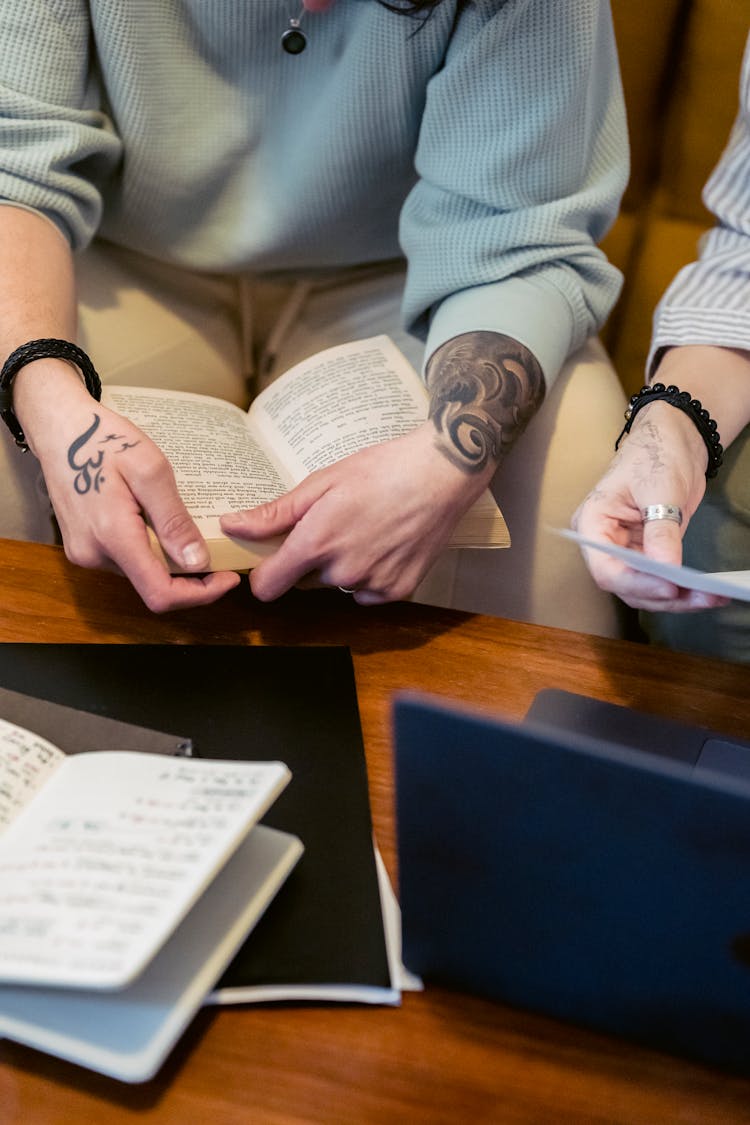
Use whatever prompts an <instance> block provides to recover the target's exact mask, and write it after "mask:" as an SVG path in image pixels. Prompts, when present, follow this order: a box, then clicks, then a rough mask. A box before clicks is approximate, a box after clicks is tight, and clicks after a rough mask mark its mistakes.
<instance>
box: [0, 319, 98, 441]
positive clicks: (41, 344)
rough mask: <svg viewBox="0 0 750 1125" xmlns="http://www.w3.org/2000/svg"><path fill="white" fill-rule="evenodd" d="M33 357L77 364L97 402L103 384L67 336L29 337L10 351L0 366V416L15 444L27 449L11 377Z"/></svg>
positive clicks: (86, 359)
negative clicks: (15, 408) (57, 337)
mask: <svg viewBox="0 0 750 1125" xmlns="http://www.w3.org/2000/svg"><path fill="white" fill-rule="evenodd" d="M35 359H65V360H68V362H70V363H75V364H76V366H77V367H79V368H80V371H81V374H82V375H83V381H84V383H85V384H86V390H87V391H88V392H89V394H90V395H91V396H92V398H95V399H96V401H97V402H98V401H99V399H100V398H101V397H102V384H101V380H100V379H99V376H98V375H97V373H96V369H95V367H94V365H93V363H92V362H91V360H90V359H89V357H88V356H87V355H86V353H85V351H84V350H83V348H79V347H78V345H77V344H71V343H70V341H69V340H54V339H48V340H29V342H28V343H27V344H21V346H20V348H16V349H15V351H13V352H11V353H10V355H9V356H8V358H7V359H6V361H5V363H4V364H3V366H2V370H0V418H2V420H3V422H5V425H6V426H7V427H8V429H9V430H10V432H11V433H12V434H13V438H14V440H15V443H16V445H17V446H18V447H19V449H22V450H23V451H24V452H26V451H27V450H28V448H29V446H28V443H27V441H26V435H25V434H24V432H23V430H22V429H21V423H20V422H19V421H18V419H17V418H16V415H15V412H14V410H13V380H14V379H15V377H16V375H17V374H18V372H19V371H20V370H21V368H22V367H25V366H26V364H27V363H32V362H33V361H34V360H35Z"/></svg>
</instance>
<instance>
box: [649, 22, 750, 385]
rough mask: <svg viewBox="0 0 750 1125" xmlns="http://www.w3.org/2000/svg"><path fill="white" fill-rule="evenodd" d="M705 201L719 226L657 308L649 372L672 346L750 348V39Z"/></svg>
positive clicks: (702, 244) (672, 284)
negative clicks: (731, 119)
mask: <svg viewBox="0 0 750 1125" xmlns="http://www.w3.org/2000/svg"><path fill="white" fill-rule="evenodd" d="M703 201H704V203H705V204H706V206H707V207H708V209H709V210H710V211H711V212H712V213H713V214H714V215H715V216H716V219H717V222H716V225H715V226H714V227H713V228H712V229H711V230H710V231H709V232H708V233H707V234H706V235H705V236H704V237H703V239H702V240H701V245H700V248H699V256H698V259H697V261H695V262H692V263H691V264H690V265H688V266H685V268H684V269H682V270H680V272H679V273H678V274H677V276H676V277H675V279H674V280H673V282H672V283H671V285H670V286H669V288H668V289H667V291H666V293H665V294H664V296H663V297H662V299H661V301H660V303H659V305H658V306H657V309H656V312H655V314H654V326H653V334H652V339H651V350H650V353H649V357H648V364H647V370H648V371H649V372H651V371H653V368H654V366H655V364H656V363H657V362H658V359H659V357H660V355H661V353H662V351H663V350H664V348H666V347H670V346H673V345H679V344H713V345H718V346H720V347H730V348H746V349H750V36H749V37H748V42H747V44H746V46H745V56H744V59H743V63H742V72H741V77H740V107H739V113H738V115H737V119H736V121H735V123H734V127H733V129H732V133H731V135H730V138H729V142H728V144H727V147H726V149H725V150H724V152H723V154H722V157H721V159H720V161H719V163H718V164H717V166H716V168H715V169H714V171H713V173H712V175H711V176H710V178H709V180H708V182H707V184H706V187H705V189H704V192H703Z"/></svg>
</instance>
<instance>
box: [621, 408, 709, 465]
mask: <svg viewBox="0 0 750 1125" xmlns="http://www.w3.org/2000/svg"><path fill="white" fill-rule="evenodd" d="M654 428H656V429H658V432H659V435H660V436H661V437H662V439H664V438H665V437H667V439H668V441H669V443H670V446H672V445H674V446H677V447H678V448H682V449H683V451H684V453H685V455H686V456H689V457H690V459H691V461H692V462H693V463H694V464H695V465H696V466H697V467H698V468H700V470H701V472H702V473H705V471H706V467H707V465H708V451H707V449H706V445H705V442H704V441H703V438H702V437H701V435H700V433H699V432H698V430H697V429H696V427H695V424H694V422H693V421H692V419H691V418H689V417H688V415H687V414H683V412H682V411H681V410H675V408H674V407H673V406H670V405H669V403H667V402H652V403H649V405H648V406H644V407H643V409H642V410H640V411H639V412H638V416H637V417H636V418H635V420H634V421H633V425H632V427H631V430H630V438H638V437H639V436H646V435H647V434H650V433H653V431H654Z"/></svg>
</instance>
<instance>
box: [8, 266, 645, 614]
mask: <svg viewBox="0 0 750 1125" xmlns="http://www.w3.org/2000/svg"><path fill="white" fill-rule="evenodd" d="M402 282H403V277H402V273H401V270H400V268H396V267H383V266H378V267H373V268H371V269H370V268H364V269H361V270H356V271H350V272H348V273H346V274H343V275H342V274H339V275H337V276H335V277H328V278H313V279H311V280H308V281H305V282H298V283H295V284H293V285H290V284H289V283H286V282H278V281H273V280H271V279H263V280H258V279H246V278H244V279H239V280H238V279H237V278H230V277H224V276H205V275H196V274H194V273H190V272H187V271H181V270H178V269H175V268H173V267H170V266H164V265H161V264H158V263H154V262H150V261H148V260H146V259H144V258H142V257H140V256H138V255H135V254H132V253H129V252H124V251H122V250H119V249H115V248H113V247H109V246H105V245H102V244H99V245H96V246H94V247H92V248H91V249H90V250H89V251H87V252H86V254H84V255H82V256H81V258H80V259H79V263H78V284H79V302H80V330H79V342H80V343H81V345H82V346H83V347H84V348H85V349H86V350H87V351H88V352H89V354H90V355H91V357H92V359H93V361H94V363H95V365H96V367H97V369H98V371H99V373H100V375H101V377H102V380H103V381H104V382H111V383H130V384H134V385H141V386H162V387H173V388H179V389H183V390H190V391H197V392H205V393H210V394H213V395H217V396H219V397H223V398H226V399H229V400H231V401H233V402H237V403H239V404H245V405H247V402H248V400H249V389H248V386H249V380H250V378H251V377H254V380H255V384H254V385H255V386H256V387H257V386H258V385H260V384H262V383H264V382H266V381H268V380H270V379H272V378H273V377H274V376H275V375H277V374H280V373H281V372H282V371H284V370H286V369H287V368H288V367H290V366H291V365H292V364H293V363H295V362H296V361H298V360H300V359H302V358H304V357H305V356H307V355H311V354H313V353H314V352H316V351H319V350H320V349H321V348H324V347H327V346H330V345H332V344H336V343H340V342H343V341H346V340H351V339H356V338H362V337H366V336H372V335H375V334H378V333H381V332H385V333H387V334H388V335H390V336H391V337H392V338H393V339H394V340H395V342H396V343H397V344H398V345H399V347H400V348H401V349H402V350H403V351H404V352H405V353H406V355H407V356H408V357H409V359H410V360H411V362H412V363H413V364H414V366H415V367H417V369H419V368H420V367H421V364H422V351H423V349H422V346H421V344H420V343H419V342H417V341H416V340H414V338H413V337H411V336H409V335H407V334H406V333H405V332H404V331H403V329H402V328H401V327H400V322H399V301H400V293H401V288H402ZM624 401H625V399H624V394H623V392H622V389H621V387H620V384H619V381H618V379H617V377H616V374H615V372H614V370H613V368H612V366H611V364H610V362H609V360H608V358H607V356H606V354H605V352H604V350H603V348H602V347H601V345H600V344H599V342H598V341H596V340H593V341H590V342H589V344H588V345H587V346H586V347H585V348H584V349H582V351H581V352H580V353H579V354H578V355H577V356H574V357H573V358H572V359H571V360H570V361H569V362H568V364H567V365H566V367H565V368H564V370H563V371H562V373H561V374H560V376H559V378H558V380H557V382H556V383H555V385H554V387H553V389H552V391H551V392H550V394H549V395H548V397H547V399H546V401H545V403H544V404H543V406H542V408H541V410H540V411H539V412H538V414H537V415H536V417H535V418H534V420H533V421H532V423H531V425H530V426H529V428H528V430H527V431H526V433H525V434H524V435H523V437H522V439H521V440H520V441H519V442H518V444H517V445H516V447H515V448H514V450H513V451H512V453H511V454H510V456H509V457H508V458H507V460H506V462H505V463H504V465H503V466H502V469H501V470H500V472H499V473H498V475H497V477H496V480H495V482H494V484H493V490H494V491H495V494H496V496H497V498H498V500H499V502H500V505H501V507H502V510H503V512H504V514H505V517H506V520H507V522H508V526H509V528H510V533H511V538H512V541H513V546H512V548H511V549H510V550H464V551H449V552H446V554H445V555H444V556H443V557H441V559H439V560H438V562H437V563H436V565H435V566H434V567H433V569H432V571H431V572H430V574H428V576H427V577H426V579H425V580H424V582H423V583H422V585H421V586H420V589H419V591H418V592H417V595H416V597H417V600H419V601H423V602H426V603H428V604H435V605H442V606H452V607H454V608H459V609H465V610H469V611H471V612H483V613H490V614H494V615H498V616H503V617H510V618H513V619H517V620H524V621H532V622H538V623H541V624H550V625H557V626H560V627H563V628H571V629H579V630H582V631H585V632H591V633H596V634H601V635H605V636H612V635H617V633H618V631H619V623H618V612H617V608H616V605H615V603H614V600H613V599H612V598H611V597H610V596H609V595H607V594H604V593H603V592H602V591H600V590H599V589H598V588H597V587H596V586H595V584H594V583H593V581H592V580H591V578H590V576H589V573H588V571H587V569H586V567H585V566H584V564H583V562H582V560H581V558H580V555H579V553H578V550H577V549H576V548H575V547H574V546H573V545H572V544H570V543H568V542H565V541H563V540H561V539H559V538H557V537H555V536H554V535H552V534H550V533H549V531H548V530H547V529H548V528H549V527H556V526H558V527H559V526H567V524H568V521H569V519H570V516H571V514H572V512H573V511H574V509H575V508H576V506H577V505H578V503H579V502H580V501H581V499H582V498H583V496H585V494H586V493H587V491H588V490H589V488H590V487H591V486H592V485H593V484H594V483H595V482H596V481H597V480H598V478H599V476H600V475H601V473H602V472H603V470H604V468H605V467H606V465H607V464H608V463H609V460H610V457H611V455H612V442H613V437H614V435H615V434H616V433H617V432H618V431H619V428H620V424H621V419H622V411H623V409H624ZM1 429H2V436H1V437H0V458H2V459H3V464H2V467H1V469H0V471H2V479H3V482H4V487H3V492H2V502H0V534H1V535H3V536H6V537H8V538H16V539H30V540H36V541H39V542H53V541H54V537H55V532H54V528H53V523H52V521H51V519H50V513H49V506H48V504H46V503H45V502H44V495H43V487H42V488H41V489H40V487H39V471H38V464H37V462H36V461H35V459H34V458H33V456H32V455H31V454H21V453H19V451H18V450H17V449H16V448H15V446H14V445H13V443H12V441H11V440H10V437H9V435H8V434H7V433H6V431H5V427H1Z"/></svg>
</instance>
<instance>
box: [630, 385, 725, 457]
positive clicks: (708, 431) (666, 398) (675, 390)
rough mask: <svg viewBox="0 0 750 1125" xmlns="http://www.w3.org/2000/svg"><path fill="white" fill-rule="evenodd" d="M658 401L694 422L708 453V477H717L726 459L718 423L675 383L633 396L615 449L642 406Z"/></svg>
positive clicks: (644, 390) (646, 390)
mask: <svg viewBox="0 0 750 1125" xmlns="http://www.w3.org/2000/svg"><path fill="white" fill-rule="evenodd" d="M657 401H662V402H668V403H669V404H670V406H676V407H677V409H678V410H682V411H683V412H684V413H685V414H687V415H688V417H689V418H690V419H692V421H693V422H694V423H695V426H696V427H697V429H698V433H699V434H700V435H701V437H702V438H703V441H704V443H705V446H706V449H707V450H708V464H707V466H706V476H707V477H715V476H716V474H717V473H718V471H719V468H720V467H721V464H722V461H723V460H724V450H723V448H722V445H721V438H720V437H719V434H718V431H717V429H716V422H714V420H713V418H712V417H711V415H710V414H709V413H708V411H707V410H705V409H704V408H703V406H702V405H701V403H700V402H699V400H698V399H697V398H691V397H690V395H689V393H688V392H687V391H681V390H680V389H679V387H675V386H674V384H671V385H670V386H668V387H665V386H664V384H663V383H654V385H653V386H651V387H641V389H640V390H639V391H638V394H635V395H633V396H632V397H631V399H630V402H629V404H628V408H627V410H626V411H625V419H626V421H625V425H624V426H623V428H622V432H621V433H620V436H619V437H618V439H617V441H616V442H615V449H619V447H620V442H621V441H622V439H623V438H624V437H625V434H629V433H630V427H631V426H632V425H633V420H634V419H635V416H636V414H637V413H638V411H639V410H641V409H642V407H644V406H648V404H649V403H650V402H657Z"/></svg>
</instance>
